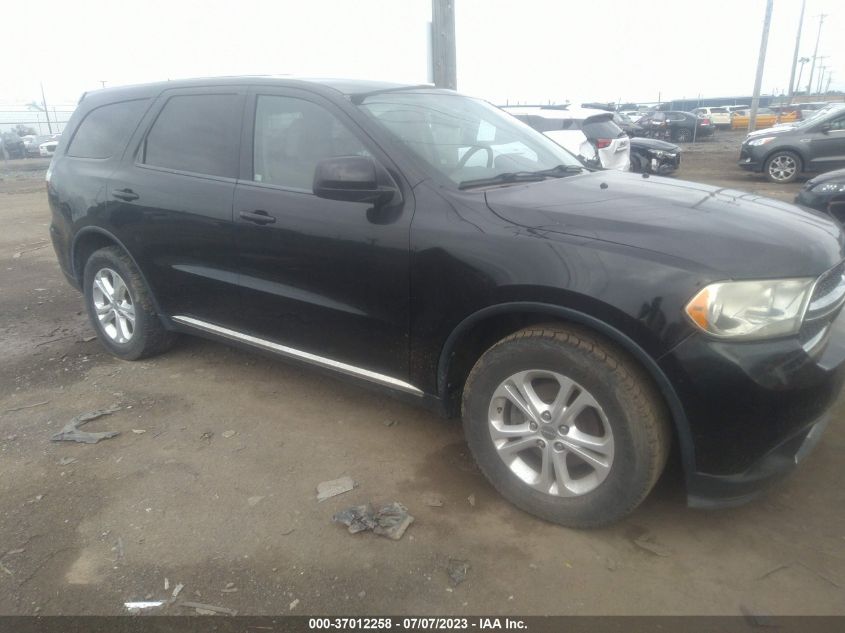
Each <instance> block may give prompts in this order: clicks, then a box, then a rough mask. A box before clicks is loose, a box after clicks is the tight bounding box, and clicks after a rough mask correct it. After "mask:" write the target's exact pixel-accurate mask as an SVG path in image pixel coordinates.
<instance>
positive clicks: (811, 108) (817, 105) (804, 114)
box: [795, 101, 830, 119]
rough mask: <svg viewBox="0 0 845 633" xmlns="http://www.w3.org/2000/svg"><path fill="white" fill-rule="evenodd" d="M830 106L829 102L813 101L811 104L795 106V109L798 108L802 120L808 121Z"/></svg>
mask: <svg viewBox="0 0 845 633" xmlns="http://www.w3.org/2000/svg"><path fill="white" fill-rule="evenodd" d="M829 105H830V103H829V102H827V101H812V102H810V103H797V104H795V107H797V108H798V110H799V111H800V113H801V117H800V118H802V119H807V118H809V117H811V116H813V114H814V113H815V112H818V111H819V110H822V109H824V108H826V107H827V106H829Z"/></svg>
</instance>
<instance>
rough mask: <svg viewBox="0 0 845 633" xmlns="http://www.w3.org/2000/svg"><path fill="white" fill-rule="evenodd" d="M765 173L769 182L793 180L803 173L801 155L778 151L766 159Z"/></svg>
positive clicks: (780, 182) (779, 182) (782, 182)
mask: <svg viewBox="0 0 845 633" xmlns="http://www.w3.org/2000/svg"><path fill="white" fill-rule="evenodd" d="M763 173H764V174H765V175H766V178H767V179H768V181H769V182H775V183H778V184H781V185H782V184H786V183H788V182H792V181H794V180H795V179H796V178H798V176H799V175H800V174H801V157H800V156H798V154H796V153H795V152H789V151H786V150H783V151H777V152H775V153H774V154H772V155H771V156H769V157H768V158H767V159H766V162H765V164H764V165H763Z"/></svg>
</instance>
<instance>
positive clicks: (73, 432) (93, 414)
mask: <svg viewBox="0 0 845 633" xmlns="http://www.w3.org/2000/svg"><path fill="white" fill-rule="evenodd" d="M119 410H120V406H119V405H112V406H111V407H109V408H107V409H98V410H96V411H88V412H87V413H80V414H79V415H77V416H76V417H75V418H73V419H72V420H71V421H70V422H68V423H67V424H65V426H64V427H63V428H62V430H61V431H59V432H58V433H55V434H54V435H53V436H52V437H51V438H50V439H51V440H52V441H53V442H81V443H83V444H96V443H97V442H99V441H100V440H107V439H110V438H112V437H116V436H118V435H120V431H102V432H97V433H89V432H88V431H80V430H79V427H80V426H82V425H83V424H87V423H88V422H90V421H91V420H96V419H97V418H102V417H103V416H106V415H111V414H112V413H114V412H115V411H119Z"/></svg>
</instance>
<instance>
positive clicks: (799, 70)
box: [795, 57, 810, 89]
mask: <svg viewBox="0 0 845 633" xmlns="http://www.w3.org/2000/svg"><path fill="white" fill-rule="evenodd" d="M808 61H810V58H809V57H802V58H801V59H799V60H798V63H799V64H801V67H800V68H799V69H798V81H796V82H795V86H796V87H797V88H799V89H800V88H801V75H803V74H804V64H806V63H807V62H808Z"/></svg>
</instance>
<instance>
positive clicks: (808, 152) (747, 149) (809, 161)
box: [739, 108, 845, 183]
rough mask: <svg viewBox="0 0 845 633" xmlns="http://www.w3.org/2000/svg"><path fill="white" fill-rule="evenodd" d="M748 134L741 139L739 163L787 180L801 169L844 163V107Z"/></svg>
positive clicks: (807, 170) (830, 167) (773, 179)
mask: <svg viewBox="0 0 845 633" xmlns="http://www.w3.org/2000/svg"><path fill="white" fill-rule="evenodd" d="M768 132H769V133H768V134H754V135H751V134H749V135H748V136H747V137H746V138H745V140H744V141H743V142H742V146H741V147H740V153H739V166H740V167H742V168H743V169H747V170H749V171H754V172H758V173H761V172H762V173H763V174H765V176H766V178H768V179H769V180H770V181H771V182H777V183H786V182H792V181H793V180H795V179H796V178H798V176H799V175H801V173H821V172H826V171H830V170H833V169H838V168H840V167H845V109H843V108H836V109H832V110H831V111H830V112H828V114H826V115H824V116H820V117H815V118H812V119H809V120H807V121H803V122H801V123H799V124H797V125H795V127H785V128H773V129H771V130H769V131H768Z"/></svg>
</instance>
